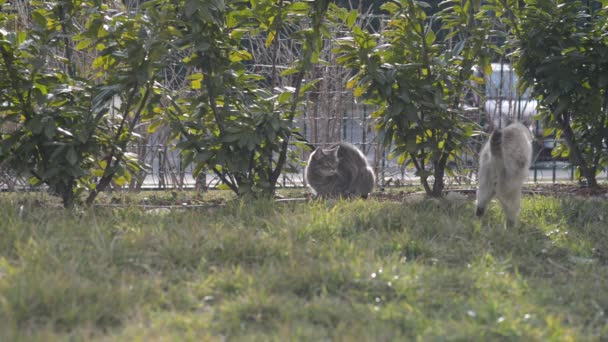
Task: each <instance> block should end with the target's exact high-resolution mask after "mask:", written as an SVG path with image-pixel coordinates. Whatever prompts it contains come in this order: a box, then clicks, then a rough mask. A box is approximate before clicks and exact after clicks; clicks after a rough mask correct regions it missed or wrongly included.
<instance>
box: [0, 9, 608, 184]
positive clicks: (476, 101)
mask: <svg viewBox="0 0 608 342" xmlns="http://www.w3.org/2000/svg"><path fill="white" fill-rule="evenodd" d="M16 4H26V2H24V1H17V2H16ZM139 4H140V1H138V0H129V1H127V8H130V9H132V10H137V8H138V6H139ZM17 9H22V10H24V11H25V9H26V6H17ZM19 17H20V18H27V17H28V16H27V15H26V13H25V14H23V15H20V16H19ZM357 20H358V21H359V26H364V27H367V29H369V30H372V31H380V30H381V29H382V27H383V26H384V25H385V24H386V17H383V16H374V15H371V14H370V13H369V12H368V13H367V14H362V15H360V16H359V17H358V19H357ZM27 24H28V23H27V21H25V20H24V22H23V23H22V25H23V26H27ZM344 34H345V33H343V32H340V31H336V32H335V36H336V38H339V37H341V36H343V35H344ZM245 39H246V40H248V42H247V44H246V45H247V46H248V48H249V49H250V52H251V54H252V56H253V60H252V62H251V63H250V64H248V66H247V67H248V69H249V71H250V72H252V73H256V74H260V75H263V76H265V77H266V79H268V80H270V82H269V84H268V86H269V87H271V88H274V87H288V86H291V85H292V84H291V81H292V79H291V78H290V77H289V76H286V77H283V76H280V71H281V70H283V69H285V68H288V67H289V66H290V65H293V63H294V62H295V61H296V60H297V59H298V58H299V57H300V55H299V51H300V50H301V46H300V45H299V44H300V43H299V42H297V41H295V40H292V39H289V38H288V34H284V35H277V37H276V38H275V39H276V40H275V43H273V45H272V46H271V47H270V48H269V47H267V46H266V44H265V38H264V37H246V38H245ZM335 41H336V39H327V40H325V42H324V46H323V51H322V52H321V59H322V60H324V61H326V63H324V64H323V65H319V66H316V67H315V69H314V70H313V71H312V72H311V73H310V75H307V78H308V79H311V80H312V79H316V80H318V82H317V83H316V86H315V89H314V91H309V92H308V93H307V95H306V96H307V98H306V101H304V103H303V108H302V111H301V115H300V116H298V117H297V118H296V121H295V124H296V126H297V128H298V129H299V130H300V132H302V134H303V135H304V136H305V137H306V139H307V141H308V142H309V143H310V144H311V145H312V146H315V147H327V146H330V145H332V144H335V143H338V142H340V141H347V142H350V143H352V144H354V145H355V146H357V147H358V148H360V149H361V151H362V152H363V153H364V154H365V156H366V157H367V159H368V161H369V163H370V165H371V166H372V167H373V169H374V171H375V172H376V175H377V180H378V186H380V187H385V186H396V185H397V186H398V185H413V184H419V180H418V177H417V176H415V172H414V170H413V169H412V168H409V167H405V166H403V165H399V164H398V163H397V161H396V159H394V158H391V148H390V147H386V146H383V145H382V144H380V143H379V142H378V139H377V135H376V134H377V133H376V130H375V123H374V119H373V118H372V113H373V112H374V111H375V110H376V108H373V107H371V106H368V105H364V104H361V103H358V102H357V101H356V99H355V98H354V96H353V93H352V90H351V89H347V88H346V84H347V80H348V79H349V78H350V77H351V76H352V74H351V71H350V70H348V69H347V68H344V67H342V66H340V65H339V64H338V63H337V61H336V58H337V56H336V55H335V53H334V48H335V46H334V44H335ZM182 53H183V52H182ZM175 57H176V60H179V59H180V58H178V57H179V56H175ZM82 59H83V65H87V63H84V62H86V61H87V60H88V59H90V56H89V57H87V56H82ZM492 67H493V68H492V69H493V73H492V74H491V75H486V77H485V84H484V85H483V89H481V88H480V90H481V91H480V92H481V93H482V95H481V96H479V95H477V94H470V95H471V96H470V97H471V98H470V99H469V100H471V103H469V105H470V106H471V108H472V109H475V110H474V111H471V112H472V113H474V115H473V117H474V120H475V121H477V122H478V123H479V125H480V127H482V128H483V130H484V131H485V132H486V133H489V132H491V131H492V130H494V129H496V128H500V127H502V126H504V125H506V124H507V122H508V121H513V120H530V119H531V118H533V117H534V115H535V114H536V107H537V103H536V100H534V99H532V98H530V96H529V93H526V92H524V93H523V94H522V93H520V91H519V88H518V87H517V77H516V75H515V74H514V72H513V71H512V68H511V66H510V65H509V64H508V63H495V64H493V65H492ZM193 72H196V70H185V69H184V67H183V66H181V65H180V64H179V63H176V65H175V66H174V67H172V68H168V69H167V70H166V77H165V79H164V83H165V85H166V86H167V87H168V88H170V89H179V88H180V87H183V85H184V82H187V78H186V76H187V75H188V74H190V73H193ZM480 86H481V85H480ZM530 121H531V122H532V124H531V129H532V130H533V132H534V135H535V136H536V140H535V141H534V162H533V164H532V167H531V169H530V177H529V181H531V182H553V183H555V182H561V181H571V180H573V179H574V169H573V167H572V166H571V164H570V163H569V162H568V161H567V160H564V159H562V158H553V157H552V155H551V151H552V149H553V148H554V147H555V146H556V145H557V144H558V143H559V141H557V140H556V139H555V138H554V137H551V136H549V137H545V136H544V134H543V129H542V125H541V124H540V123H539V122H538V121H534V120H530ZM141 133H142V134H141V135H142V138H141V139H139V140H138V141H137V142H136V143H133V144H131V146H130V147H129V149H130V152H134V153H135V154H136V155H137V156H138V158H139V161H140V162H141V163H142V164H144V165H146V168H145V171H144V172H141V173H140V174H137V175H134V177H133V179H132V181H130V182H129V183H128V184H126V185H124V186H122V188H124V189H128V190H142V189H192V188H195V189H206V188H214V187H217V186H218V185H219V184H220V181H219V179H217V178H216V177H215V176H214V175H213V174H211V173H204V174H201V175H200V176H199V177H194V175H193V166H192V165H184V164H183V163H182V159H181V158H180V153H179V151H178V150H177V149H176V146H175V142H172V141H171V140H170V137H171V134H170V132H169V128H164V129H159V130H157V131H156V132H155V133H153V134H148V133H147V132H146V130H145V126H142V132H141ZM481 144H482V141H480V140H475V139H472V140H471V142H470V144H469V145H470V146H468V149H467V150H468V151H470V152H466V153H463V154H462V155H460V156H459V159H460V160H459V161H457V162H455V163H453V164H452V165H450V167H452V168H453V169H454V173H453V174H450V175H447V176H446V179H445V181H446V185H447V186H448V187H449V186H452V185H471V186H475V182H476V170H477V168H478V158H477V153H476V152H477V151H479V150H480V148H481ZM293 152H294V153H295V155H297V156H298V158H299V162H297V163H296V164H295V165H290V167H289V168H288V169H287V171H285V172H284V173H283V174H282V177H281V178H280V182H279V184H278V185H279V186H281V187H299V186H303V185H304V182H303V170H304V167H305V161H306V160H307V159H308V156H309V153H310V151H304V150H298V149H296V148H295V147H293ZM601 177H607V175H606V170H604V171H603V172H602V175H600V178H601ZM114 187H115V188H117V187H119V186H117V185H115V184H114ZM0 189H1V190H8V191H29V190H33V189H34V188H32V187H31V186H30V185H29V183H28V179H27V177H26V176H23V175H17V174H15V173H14V172H13V171H11V170H9V169H6V168H3V167H0Z"/></svg>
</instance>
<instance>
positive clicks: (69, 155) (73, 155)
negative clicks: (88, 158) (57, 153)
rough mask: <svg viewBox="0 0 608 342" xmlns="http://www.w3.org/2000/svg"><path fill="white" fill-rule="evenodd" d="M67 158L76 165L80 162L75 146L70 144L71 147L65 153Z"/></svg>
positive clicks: (71, 163)
mask: <svg viewBox="0 0 608 342" xmlns="http://www.w3.org/2000/svg"><path fill="white" fill-rule="evenodd" d="M65 159H66V160H67V161H68V163H69V164H70V165H76V163H77V162H78V155H77V153H76V150H75V149H74V147H73V146H70V148H68V151H67V153H66V154H65Z"/></svg>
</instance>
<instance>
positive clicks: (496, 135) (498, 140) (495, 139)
mask: <svg viewBox="0 0 608 342" xmlns="http://www.w3.org/2000/svg"><path fill="white" fill-rule="evenodd" d="M490 151H491V152H492V157H493V158H496V160H502V157H503V156H502V130H501V129H497V130H495V131H494V132H492V135H491V136H490Z"/></svg>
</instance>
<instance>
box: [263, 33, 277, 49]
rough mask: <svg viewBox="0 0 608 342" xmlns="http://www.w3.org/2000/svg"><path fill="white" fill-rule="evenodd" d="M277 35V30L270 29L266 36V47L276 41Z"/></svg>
mask: <svg viewBox="0 0 608 342" xmlns="http://www.w3.org/2000/svg"><path fill="white" fill-rule="evenodd" d="M276 35H277V31H270V32H268V36H267V37H266V42H265V43H264V46H265V47H266V48H269V47H270V45H272V42H273V41H274V37H275V36H276Z"/></svg>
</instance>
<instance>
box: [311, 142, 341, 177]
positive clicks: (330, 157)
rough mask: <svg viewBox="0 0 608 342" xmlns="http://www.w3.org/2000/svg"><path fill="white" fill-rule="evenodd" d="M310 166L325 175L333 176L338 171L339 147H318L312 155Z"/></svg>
mask: <svg viewBox="0 0 608 342" xmlns="http://www.w3.org/2000/svg"><path fill="white" fill-rule="evenodd" d="M310 167H313V168H314V169H315V170H316V171H317V172H318V173H319V174H321V175H323V176H332V175H335V174H336V173H337V172H338V147H334V148H330V149H323V148H317V149H316V150H315V151H314V152H313V153H312V155H311V156H310Z"/></svg>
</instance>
